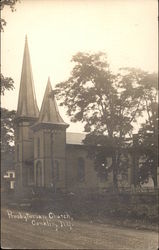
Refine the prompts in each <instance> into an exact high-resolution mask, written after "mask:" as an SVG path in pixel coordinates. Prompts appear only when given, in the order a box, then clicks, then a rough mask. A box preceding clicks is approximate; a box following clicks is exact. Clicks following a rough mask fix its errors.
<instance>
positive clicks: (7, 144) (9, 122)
mask: <svg viewBox="0 0 159 250" xmlns="http://www.w3.org/2000/svg"><path fill="white" fill-rule="evenodd" d="M17 1H18V0H1V2H0V10H1V11H2V10H3V9H4V7H5V6H9V7H10V8H11V10H12V11H14V10H15V4H16V2H17ZM4 25H6V21H5V20H4V19H3V18H0V31H1V32H2V31H4ZM13 89H14V81H13V79H12V78H11V77H4V76H3V74H2V73H1V85H0V91H1V95H4V94H5V91H6V90H13ZM0 113H1V140H0V146H1V168H2V173H3V171H5V170H6V169H5V168H6V167H10V166H9V165H10V164H11V163H12V165H13V160H14V125H13V120H14V117H15V111H14V110H12V111H9V110H7V109H6V108H2V107H1V108H0ZM2 176H3V174H2Z"/></svg>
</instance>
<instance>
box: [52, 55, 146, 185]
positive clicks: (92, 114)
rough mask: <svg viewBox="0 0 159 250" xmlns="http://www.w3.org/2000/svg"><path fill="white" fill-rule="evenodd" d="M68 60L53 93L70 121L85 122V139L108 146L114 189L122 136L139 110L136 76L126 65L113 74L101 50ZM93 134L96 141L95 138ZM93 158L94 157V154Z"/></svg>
mask: <svg viewBox="0 0 159 250" xmlns="http://www.w3.org/2000/svg"><path fill="white" fill-rule="evenodd" d="M72 61H73V62H74V63H75V66H74V68H73V70H72V72H71V76H70V77H69V79H68V80H67V81H64V82H61V83H59V84H57V85H56V93H57V97H58V99H59V100H61V103H60V105H64V106H66V107H67V114H68V115H69V116H70V117H71V120H72V121H73V122H76V121H81V122H84V123H85V132H88V133H89V136H87V138H86V141H85V143H89V142H90V141H94V142H96V146H97V145H98V144H100V145H101V146H102V147H105V146H106V145H107V146H109V148H111V149H112V150H111V157H112V166H111V168H112V170H113V183H114V188H115V189H117V175H118V166H119V162H120V158H121V154H122V147H123V146H124V140H125V137H126V135H130V134H132V131H133V126H132V122H135V121H136V117H137V115H141V113H142V105H141V100H140V95H141V88H140V86H139V83H138V79H136V76H135V77H134V74H133V72H132V71H131V70H129V73H126V74H125V72H126V71H128V69H127V68H125V69H122V70H121V73H120V74H116V75H115V74H113V73H112V72H111V71H110V68H109V64H108V62H107V57H106V55H105V54H104V53H102V52H100V53H97V54H89V53H77V54H76V55H75V56H73V58H72ZM136 73H137V74H138V75H139V73H140V72H137V70H136ZM97 137H98V138H100V143H99V141H98V140H95V138H97ZM102 137H103V139H101V138H102ZM92 138H93V139H92ZM97 141H98V142H97ZM100 154H101V153H100ZM105 155H106V152H105ZM100 157H101V159H102V156H100ZM95 158H96V159H98V155H95ZM96 165H97V164H96ZM100 165H101V164H100ZM100 165H99V166H100ZM102 166H103V168H105V164H103V163H102ZM99 169H102V168H101V167H99ZM102 172H103V170H102ZM104 172H106V171H104Z"/></svg>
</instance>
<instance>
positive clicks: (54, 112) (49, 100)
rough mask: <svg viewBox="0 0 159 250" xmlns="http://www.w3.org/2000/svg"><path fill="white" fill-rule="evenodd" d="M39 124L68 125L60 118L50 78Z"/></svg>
mask: <svg viewBox="0 0 159 250" xmlns="http://www.w3.org/2000/svg"><path fill="white" fill-rule="evenodd" d="M38 123H51V124H61V125H62V124H63V125H67V124H66V123H65V122H64V121H63V119H62V117H61V116H60V113H59V110H58V107H57V104H56V100H55V95H54V92H53V90H52V87H51V82H50V78H48V82H47V86H46V90H45V94H44V99H43V103H42V106H41V110H40V114H39V120H38Z"/></svg>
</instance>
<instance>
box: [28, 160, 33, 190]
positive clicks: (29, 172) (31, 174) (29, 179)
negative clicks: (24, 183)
mask: <svg viewBox="0 0 159 250" xmlns="http://www.w3.org/2000/svg"><path fill="white" fill-rule="evenodd" d="M33 183H34V168H33V166H32V165H31V166H29V167H28V184H29V185H31V184H33Z"/></svg>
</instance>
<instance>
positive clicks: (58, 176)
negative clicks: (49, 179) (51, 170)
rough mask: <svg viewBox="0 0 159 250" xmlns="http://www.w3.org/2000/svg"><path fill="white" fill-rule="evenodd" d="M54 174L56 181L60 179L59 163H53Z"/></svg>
mask: <svg viewBox="0 0 159 250" xmlns="http://www.w3.org/2000/svg"><path fill="white" fill-rule="evenodd" d="M55 174H56V181H59V179H60V172H59V162H58V161H55Z"/></svg>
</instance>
